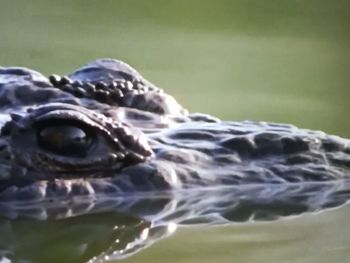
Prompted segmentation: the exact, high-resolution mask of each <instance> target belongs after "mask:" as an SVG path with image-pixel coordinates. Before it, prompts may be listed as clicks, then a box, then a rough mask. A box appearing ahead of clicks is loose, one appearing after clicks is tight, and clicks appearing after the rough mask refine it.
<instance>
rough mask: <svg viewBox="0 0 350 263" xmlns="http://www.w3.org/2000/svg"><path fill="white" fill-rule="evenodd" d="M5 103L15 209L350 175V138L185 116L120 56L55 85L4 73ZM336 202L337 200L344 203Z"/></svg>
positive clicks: (5, 196)
mask: <svg viewBox="0 0 350 263" xmlns="http://www.w3.org/2000/svg"><path fill="white" fill-rule="evenodd" d="M0 107H1V112H2V113H1V119H0V123H1V125H2V129H1V136H0V158H1V164H0V203H2V205H5V206H7V207H8V208H9V209H10V208H11V207H12V206H14V205H13V204H14V203H17V204H18V203H22V204H28V203H31V204H34V203H35V204H38V203H40V204H41V206H42V207H44V206H52V203H53V202H56V201H62V200H65V201H67V200H69V201H74V202H78V201H77V200H79V198H77V197H78V196H83V199H84V196H89V197H92V198H94V199H99V198H100V199H101V198H109V197H112V196H115V195H120V194H123V193H129V192H149V191H150V190H162V191H164V190H171V191H172V190H174V189H177V190H180V189H188V188H191V189H193V188H194V187H204V186H210V187H212V186H223V185H224V186H228V185H230V186H234V185H240V186H242V185H265V186H269V187H268V189H273V186H274V185H276V188H277V186H280V185H294V186H296V187H299V186H300V185H301V186H303V185H304V186H306V185H309V184H315V185H316V186H315V187H316V188H317V185H320V184H322V182H327V183H330V182H332V181H337V183H340V184H343V183H344V184H345V182H346V179H347V178H349V171H350V148H349V141H348V140H346V139H342V138H339V137H336V136H329V135H326V134H324V133H323V132H316V131H310V130H302V129H298V128H296V127H294V126H291V125H283V124H273V123H264V122H249V121H244V122H224V121H220V120H218V119H216V118H214V117H211V116H209V115H205V114H188V113H187V111H186V110H185V109H183V108H182V107H181V106H180V105H179V104H178V103H177V102H176V101H175V100H174V99H173V98H172V97H171V96H169V95H167V94H165V93H164V92H163V91H162V90H160V89H158V88H156V87H155V86H153V85H152V84H151V83H149V82H148V81H146V80H145V79H144V78H142V77H141V76H140V75H139V74H138V73H137V72H136V71H135V70H134V69H132V68H131V67H129V66H128V65H126V64H124V63H122V62H119V61H115V60H110V59H104V60H98V61H96V62H93V63H90V64H88V65H86V66H85V67H83V68H81V69H79V70H78V71H76V72H74V73H73V74H71V75H70V76H69V77H63V78H61V77H57V76H55V75H53V76H51V77H50V78H49V79H47V78H45V77H44V76H42V75H41V74H39V73H37V72H34V71H31V70H27V69H24V68H0ZM10 116H11V117H10ZM313 189H314V188H313ZM319 189H320V191H321V189H322V187H320V188H319ZM343 190H344V189H343ZM345 190H346V189H345ZM299 192H300V193H303V192H302V191H299ZM312 192H313V194H314V195H315V196H319V195H322V193H321V192H317V191H314V190H313V191H312ZM335 192H336V190H335ZM259 196H260V197H259V198H262V197H264V196H263V195H259ZM267 196H268V195H267ZM328 196H332V195H328ZM339 196H340V195H339V194H338V195H337V202H335V203H336V204H338V203H343V202H345V201H346V199H344V200H339ZM321 199H322V198H321ZM340 199H341V198H340ZM327 200H329V198H328V199H327ZM328 205H329V204H326V203H324V204H323V205H322V204H321V205H319V207H323V206H328ZM306 210H307V209H306Z"/></svg>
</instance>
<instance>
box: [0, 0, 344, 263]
mask: <svg viewBox="0 0 350 263" xmlns="http://www.w3.org/2000/svg"><path fill="white" fill-rule="evenodd" d="M349 20H350V4H349V2H348V1H343V0H335V1H326V0H325V1H323V0H317V1H316V0H309V1H302V0H266V1H259V0H245V1H243V0H231V1H229V0H221V1H220V0H219V1H218V0H216V1H200V0H187V1H185V0H178V1H161V0H158V1H154V0H149V1H141V0H118V1H117V0H116V1H82V0H79V1H59V2H54V1H40V0H35V1H30V2H29V1H24V0H22V1H2V3H1V4H0V50H1V52H0V65H2V66H10V65H19V66H28V67H31V68H34V69H37V70H39V71H41V72H43V73H46V74H50V73H52V72H56V73H60V74H64V73H66V72H71V71H72V70H73V69H76V68H77V67H79V66H80V65H82V64H84V63H86V62H88V61H91V60H94V59H96V58H100V57H112V58H118V59H122V60H124V61H126V62H128V63H129V64H131V65H132V66H134V67H135V68H136V69H138V70H139V71H140V72H141V73H142V74H143V75H144V76H145V77H146V78H148V79H149V80H150V81H152V82H153V83H156V84H157V85H158V86H159V87H161V88H163V89H165V90H166V91H167V92H168V93H170V94H172V95H174V96H175V97H176V98H177V99H178V101H179V102H180V103H181V104H182V105H184V106H185V107H187V108H188V109H189V110H190V111H198V112H205V113H210V114H213V115H216V116H218V117H220V118H223V119H230V120H244V119H251V120H265V121H274V122H284V123H293V124H295V125H297V126H300V127H305V128H310V129H320V130H323V131H326V132H327V133H333V134H337V135H341V136H344V137H350V122H349V121H348V116H349V114H348V112H349V111H350V104H349V98H350V88H349V83H350V51H349V46H350V21H349ZM348 218H349V209H347V208H341V209H337V210H335V211H328V212H326V213H318V214H308V215H304V216H301V217H298V218H295V219H288V220H279V221H274V222H270V223H249V224H248V223H247V224H234V225H228V226H220V227H208V226H203V227H193V228H189V227H185V228H183V227H180V228H179V229H178V230H177V232H176V233H175V234H174V235H172V236H171V237H169V238H166V239H164V240H161V241H159V242H157V243H156V244H154V245H153V246H151V247H150V248H148V249H145V250H144V251H142V252H140V253H138V254H136V255H135V256H132V257H129V258H128V259H126V260H125V261H126V262H237V263H238V262H249V263H250V262H270V263H273V262H346V260H347V259H348V258H349V256H350V251H349V246H348V244H349V241H350V233H349V231H348V226H349V224H348ZM96 225H97V224H95V226H96ZM93 226H94V224H93V223H92V224H91V225H88V226H87V227H86V228H84V227H83V226H82V228H81V229H82V230H81V232H79V231H77V234H76V235H73V236H75V237H76V239H78V237H79V235H82V234H81V233H82V232H84V233H86V232H89V229H90V231H91V233H92V235H94V236H97V237H98V236H99V235H102V233H104V232H103V230H104V229H105V227H101V228H100V230H99V228H96V227H95V228H94V227H93ZM4 229H7V228H6V227H5V228H4ZM20 229H22V232H21V233H23V235H24V234H25V233H26V232H25V231H24V230H23V229H25V225H24V226H23V227H22V228H20ZM38 229H40V230H38V233H41V234H40V235H39V234H38V239H40V236H41V235H43V234H42V231H44V233H47V235H48V236H49V237H52V238H51V239H50V240H52V243H48V247H50V249H52V251H50V252H52V254H54V255H55V258H60V257H61V258H62V259H64V258H65V256H66V257H67V258H68V254H69V253H71V252H69V253H68V252H67V251H68V249H67V248H66V247H68V244H70V243H69V242H68V241H67V238H64V237H62V238H57V236H55V235H54V234H53V233H54V232H55V229H57V231H61V230H62V226H57V225H50V224H48V226H47V228H45V227H44V228H42V227H39V228H38ZM45 229H46V232H45ZM107 229H108V228H107ZM74 231H75V230H74ZM107 232H108V231H107ZM19 235H20V236H21V234H19ZM2 236H3V237H5V236H6V235H5V234H4V235H2ZM10 236H11V235H10ZM29 237H30V238H29V239H23V238H22V239H21V240H23V242H24V244H25V245H26V246H27V250H30V249H31V246H30V245H29V244H31V243H35V242H39V240H35V237H36V236H35V234H33V233H31V234H30V235H29ZM46 237H47V236H46ZM69 238H70V239H71V236H69ZM101 239H102V238H101ZM0 240H1V238H0ZM42 240H45V239H42ZM73 241H74V240H72V242H73ZM1 242H6V240H1ZM21 242H22V241H21ZM44 243H45V242H44ZM77 243H79V242H78V241H77ZM13 244H16V241H15V242H13ZM14 246H15V245H14ZM43 247H44V248H45V249H46V250H47V249H48V248H47V247H45V246H43ZM79 249H82V248H81V247H79V248H77V250H79ZM91 250H93V248H91ZM33 253H34V254H35V253H39V254H40V251H33ZM41 253H42V255H44V254H45V253H44V251H42V252H41ZM72 253H73V252H72ZM44 262H45V261H44ZM47 262H49V261H47ZM57 262H59V261H57ZM62 262H69V261H67V260H66V261H62Z"/></svg>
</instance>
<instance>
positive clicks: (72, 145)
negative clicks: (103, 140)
mask: <svg viewBox="0 0 350 263" xmlns="http://www.w3.org/2000/svg"><path fill="white" fill-rule="evenodd" d="M37 141H38V144H39V146H40V147H41V148H43V149H45V150H47V151H50V152H52V153H55V154H58V155H64V156H73V157H84V156H86V155H87V154H88V152H89V150H90V148H91V147H92V145H93V142H94V134H92V133H91V132H90V131H89V130H88V129H87V128H85V127H79V126H77V125H74V124H54V123H51V124H50V123H49V124H43V125H40V127H39V129H38V130H37Z"/></svg>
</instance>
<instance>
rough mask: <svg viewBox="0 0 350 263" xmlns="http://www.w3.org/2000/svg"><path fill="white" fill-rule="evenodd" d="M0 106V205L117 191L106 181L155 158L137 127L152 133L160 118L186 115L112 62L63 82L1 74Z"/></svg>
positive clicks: (9, 71) (11, 71)
mask: <svg viewBox="0 0 350 263" xmlns="http://www.w3.org/2000/svg"><path fill="white" fill-rule="evenodd" d="M0 107H1V109H2V112H3V114H2V115H1V116H0V117H1V118H0V124H1V133H0V158H1V164H0V198H2V199H4V200H6V199H7V200H31V199H33V200H34V199H41V198H47V197H50V196H55V197H57V195H62V196H63V197H67V196H69V195H76V194H79V193H87V194H91V193H94V194H95V193H105V192H110V191H117V190H116V189H115V188H116V186H118V187H121V186H120V184H119V185H118V184H115V183H111V182H110V180H111V178H115V177H116V175H118V174H123V173H124V170H125V169H126V168H127V167H134V166H136V165H137V164H141V163H146V162H147V161H149V160H150V159H152V158H153V155H154V154H153V150H152V149H151V147H150V144H149V140H148V139H147V137H146V136H145V134H144V133H143V132H142V131H141V129H139V128H137V127H136V126H142V127H143V128H144V127H149V129H151V128H153V129H154V128H156V127H157V126H164V125H169V123H170V122H169V121H164V119H166V118H165V117H164V116H174V119H176V118H180V116H185V115H186V110H185V109H183V108H182V107H181V106H180V105H179V104H178V103H177V102H176V100H175V99H174V98H173V97H171V96H170V95H168V94H166V93H164V92H163V91H162V90H160V89H159V88H157V87H155V86H154V85H153V84H151V83H150V82H148V81H147V80H145V79H144V78H143V77H142V76H141V75H140V74H139V73H138V72H137V71H136V70H134V69H133V68H131V67H130V66H129V65H127V64H125V63H123V62H120V61H117V60H111V59H101V60H97V61H95V62H93V63H90V64H87V65H86V66H84V67H82V68H81V69H79V70H77V71H76V72H74V73H73V74H71V75H69V76H68V77H59V76H57V75H52V76H50V77H49V78H46V77H44V76H42V75H41V74H39V73H37V72H35V71H31V70H27V69H24V68H0ZM121 177H122V176H121ZM123 183H124V184H126V183H125V180H124V181H123ZM111 188H113V189H111Z"/></svg>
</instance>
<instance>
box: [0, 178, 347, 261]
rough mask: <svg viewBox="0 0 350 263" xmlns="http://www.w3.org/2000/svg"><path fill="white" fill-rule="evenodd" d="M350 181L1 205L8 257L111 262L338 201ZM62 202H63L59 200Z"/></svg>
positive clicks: (3, 249)
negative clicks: (216, 228)
mask: <svg viewBox="0 0 350 263" xmlns="http://www.w3.org/2000/svg"><path fill="white" fill-rule="evenodd" d="M349 186H350V182H347V181H338V182H328V183H310V184H305V183H304V184H300V185H298V184H291V185H264V186H262V185H255V186H254V185H253V186H243V187H242V186H241V187H239V188H238V187H228V188H220V189H215V188H213V189H201V190H198V191H194V190H191V191H182V192H178V193H157V194H153V195H152V196H141V195H140V196H133V197H114V198H111V199H108V200H99V201H97V200H89V199H85V200H80V201H79V202H76V203H74V204H73V203H70V204H67V203H64V202H62V203H61V204H60V205H58V204H55V205H52V204H40V205H39V204H37V205H35V204H33V206H32V207H31V208H30V209H25V208H23V207H20V206H17V207H12V208H10V207H7V209H5V207H4V206H5V205H3V207H0V211H1V215H2V217H1V220H0V234H1V239H0V255H1V260H0V262H1V263H5V262H105V261H109V260H118V259H123V258H125V257H128V256H130V255H133V254H135V253H137V252H139V251H140V250H142V249H144V248H147V247H149V246H151V245H152V244H153V243H154V242H157V241H160V240H161V239H163V238H165V237H168V236H169V235H171V234H172V233H174V232H175V230H176V227H177V225H187V226H196V225H199V224H201V225H202V226H207V227H209V226H211V225H217V224H232V222H251V221H258V220H273V219H278V218H280V217H285V216H296V215H300V214H302V213H305V212H315V211H320V210H324V209H327V208H331V207H337V206H340V205H342V204H344V203H345V200H347V199H349V197H350V192H349V190H348V189H350V188H349ZM54 207H55V208H54Z"/></svg>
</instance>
